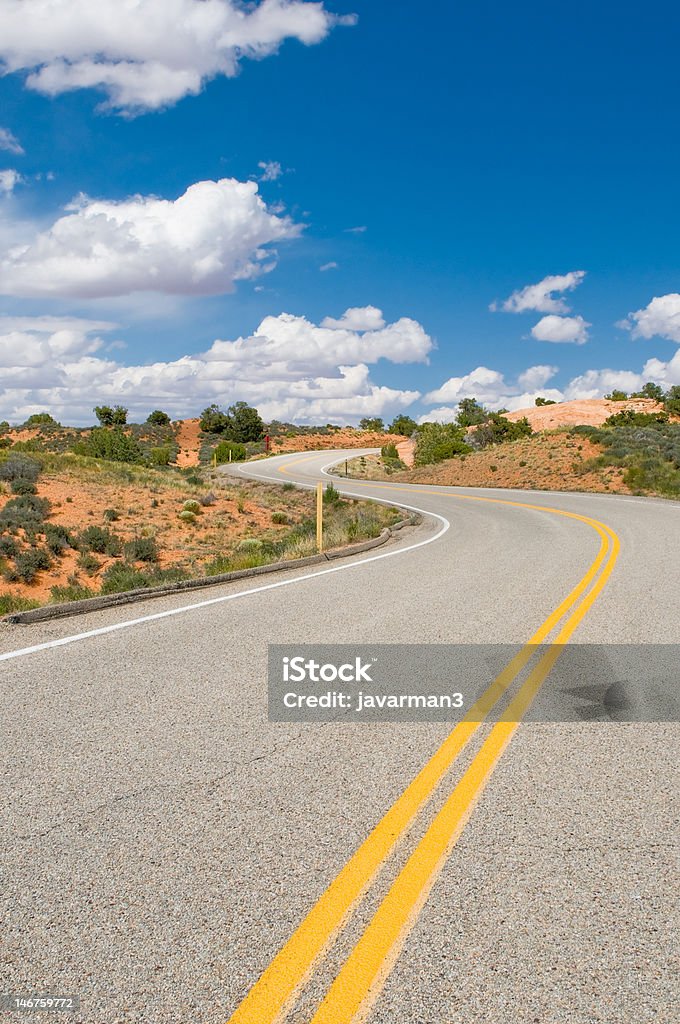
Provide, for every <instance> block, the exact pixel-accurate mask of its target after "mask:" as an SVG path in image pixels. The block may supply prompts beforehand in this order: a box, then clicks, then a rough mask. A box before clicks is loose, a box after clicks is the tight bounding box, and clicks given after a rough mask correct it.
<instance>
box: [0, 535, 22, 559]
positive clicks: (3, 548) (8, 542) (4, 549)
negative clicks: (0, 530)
mask: <svg viewBox="0 0 680 1024" xmlns="http://www.w3.org/2000/svg"><path fill="white" fill-rule="evenodd" d="M18 553H19V545H18V544H17V542H16V541H15V539H14V537H10V536H9V535H8V534H5V535H4V536H3V537H0V558H16V556H17V555H18Z"/></svg>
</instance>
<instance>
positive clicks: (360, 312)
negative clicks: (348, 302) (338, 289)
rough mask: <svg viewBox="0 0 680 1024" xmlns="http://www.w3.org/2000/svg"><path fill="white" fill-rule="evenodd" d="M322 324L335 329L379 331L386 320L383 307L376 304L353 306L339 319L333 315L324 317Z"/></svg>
mask: <svg viewBox="0 0 680 1024" xmlns="http://www.w3.org/2000/svg"><path fill="white" fill-rule="evenodd" d="M321 326H322V327H330V329H331V330H333V331H336V330H337V331H341V330H350V331H379V330H380V329H381V328H382V327H384V326H385V320H384V318H383V314H382V309H377V308H376V307H375V306H351V307H350V308H349V309H346V310H345V312H344V313H343V314H342V316H341V317H340V318H339V319H337V320H336V319H334V317H332V316H326V317H324V319H323V320H322V321H321Z"/></svg>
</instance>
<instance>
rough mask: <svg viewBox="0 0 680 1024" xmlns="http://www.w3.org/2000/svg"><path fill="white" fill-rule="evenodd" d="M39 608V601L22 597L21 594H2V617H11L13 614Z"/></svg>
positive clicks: (0, 613) (0, 604) (0, 600)
mask: <svg viewBox="0 0 680 1024" xmlns="http://www.w3.org/2000/svg"><path fill="white" fill-rule="evenodd" d="M39 606H40V602H39V601H33V600H31V598H28V597H20V596H19V594H0V615H9V614H11V612H28V611H30V610H31V608H38V607H39Z"/></svg>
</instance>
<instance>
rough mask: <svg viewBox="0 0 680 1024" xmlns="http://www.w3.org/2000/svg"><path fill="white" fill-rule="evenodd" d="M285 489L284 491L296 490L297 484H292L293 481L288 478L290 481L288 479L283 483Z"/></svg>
mask: <svg viewBox="0 0 680 1024" xmlns="http://www.w3.org/2000/svg"><path fill="white" fill-rule="evenodd" d="M283 490H284V491H294V490H295V484H292V483H291V482H290V481H289V480H288V481H286V483H285V484H284V485H283Z"/></svg>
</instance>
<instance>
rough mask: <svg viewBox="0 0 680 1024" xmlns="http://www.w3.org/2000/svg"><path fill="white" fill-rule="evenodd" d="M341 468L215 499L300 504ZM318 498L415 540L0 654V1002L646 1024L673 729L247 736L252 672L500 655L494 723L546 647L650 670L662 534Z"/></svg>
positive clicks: (565, 514) (281, 728)
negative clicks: (8, 998)
mask: <svg viewBox="0 0 680 1024" xmlns="http://www.w3.org/2000/svg"><path fill="white" fill-rule="evenodd" d="M352 454H354V455H355V454H357V453H356V452H353V453H352ZM342 458H344V453H337V454H335V455H332V454H331V453H329V452H324V453H316V454H310V453H307V454H306V455H304V456H302V455H296V456H288V457H278V458H271V459H268V460H266V461H263V462H260V463H253V464H251V465H248V466H247V467H242V469H241V470H240V471H247V473H248V474H251V475H254V476H258V475H259V476H265V477H271V478H275V479H277V480H280V481H281V482H285V481H286V480H293V481H296V482H299V483H302V484H313V483H314V482H315V481H316V480H317V479H319V477H320V476H321V475H322V472H323V469H324V467H326V466H327V465H328V464H329V463H331V462H333V461H335V460H337V459H342ZM235 471H237V472H238V471H239V470H235ZM336 483H337V486H339V487H340V489H346V490H347V491H348V492H351V493H353V494H362V495H366V496H371V497H375V498H378V499H379V500H382V501H391V502H394V503H398V504H400V505H406V506H409V507H411V508H414V509H417V510H420V511H421V512H422V513H423V514H424V515H423V522H422V525H420V526H418V527H414V528H408V529H406V530H404V531H402V532H401V533H400V534H399V535H398V536H397V537H395V538H394V539H392V540H390V541H389V543H388V544H387V545H385V546H384V547H382V548H379V549H376V550H374V551H371V552H368V553H366V554H365V555H363V556H360V557H358V558H354V559H346V560H340V561H337V562H333V563H328V565H327V566H326V565H315V566H310V567H308V568H306V569H298V570H295V571H286V572H284V573H280V574H274V575H271V576H262V577H259V578H258V577H255V578H252V579H249V580H242V581H240V582H238V583H231V584H228V585H225V586H220V587H218V588H210V589H208V590H205V591H198V592H193V593H191V594H189V595H188V594H186V593H185V594H183V595H178V596H173V597H165V598H159V599H156V600H150V601H148V602H144V603H143V604H138V605H134V606H131V607H128V608H119V609H110V610H107V611H101V612H96V613H91V614H88V615H87V616H81V617H78V618H73V619H67V620H57V621H55V622H53V623H49V624H42V625H34V626H7V625H5V626H3V627H2V628H1V629H0V683H1V694H2V709H1V714H2V751H3V760H2V764H3V768H2V787H3V797H4V799H3V829H2V884H1V887H0V891H1V898H2V902H3V921H4V925H3V934H2V945H1V947H0V949H1V953H0V955H1V961H0V969H1V972H2V984H1V985H0V992H4V993H12V994H15V995H46V994H49V995H52V996H79V997H80V1010H79V1011H77V1012H73V1013H71V1014H65V1015H64V1018H63V1019H65V1020H73V1021H79V1022H80V1021H82V1022H88V1024H115V1022H118V1021H121V1022H122V1021H125V1022H128V1021H136V1022H144V1024H147V1022H148V1024H170V1022H178V1024H180V1022H181V1024H185V1022H189V1021H191V1022H192V1024H193V1022H205V1024H216V1022H225V1024H226V1022H227V1021H233V1024H273V1022H274V1021H275V1020H277V1021H284V1020H285V1021H290V1022H293V1024H303V1022H304V1024H312V1022H313V1024H344V1022H347V1024H349V1022H350V1021H352V1022H356V1021H359V1020H365V1021H368V1022H371V1024H388V1022H389V1024H439V1022H442V1024H478V1022H479V1024H481V1022H484V1024H511V1022H512V1024H517V1022H519V1024H524V1022H540V1024H553V1022H554V1024H557V1022H563V1021H564V1022H567V1021H568V1022H570V1024H591V1022H593V1024H594V1022H597V1024H600V1022H601V1024H619V1022H626V1024H647V1022H655V1024H670V1022H671V1021H675V1020H676V1019H677V1006H678V996H679V993H678V983H677V977H678V973H677V954H678V947H677V935H678V932H679V928H678V924H679V921H678V913H677V893H678V870H677V853H678V833H677V821H678V807H677V803H678V801H677V797H678V779H677V765H678V752H679V751H678V727H677V724H676V722H675V721H671V720H670V718H671V717H672V716H670V715H669V716H668V718H669V720H667V721H654V722H625V721H612V720H610V719H609V718H607V715H606V714H604V715H602V716H600V717H599V718H598V719H597V720H591V719H588V718H587V717H584V718H583V719H582V720H576V721H570V722H541V723H537V722H525V723H524V724H519V725H517V723H516V722H515V721H510V720H509V721H505V722H499V723H497V724H494V725H492V724H490V723H488V722H487V723H482V724H481V725H478V724H476V723H463V724H461V725H458V726H455V728H452V726H451V725H450V724H445V723H424V724H423V723H418V724H416V723H413V722H411V723H398V724H395V723H387V722H381V723H376V724H365V723H348V722H338V721H336V722H331V723H327V724H324V725H321V724H300V723H285V724H282V723H270V722H269V721H268V718H267V687H266V663H267V645H268V644H270V643H279V644H296V643H314V644H316V643H319V644H321V643H348V644H354V643H361V644H375V643H402V644H414V643H421V644H461V643H465V644H508V645H511V647H512V650H513V651H514V652H516V654H515V655H513V658H514V660H513V662H512V665H511V668H509V669H508V670H507V671H506V672H505V674H504V675H503V676H502V680H501V683H502V685H500V689H499V684H498V682H497V684H496V690H495V691H493V696H497V695H498V693H499V692H500V690H502V689H503V687H504V686H506V685H507V686H508V689H507V691H506V694H507V695H509V696H512V695H515V699H516V700H519V701H520V703H521V701H522V695H523V694H525V693H527V692H529V691H528V690H527V687H529V688H531V687H532V686H533V688H534V689H535V690H536V689H538V687H539V686H542V687H543V691H545V690H546V688H548V687H549V686H550V681H551V671H552V672H554V671H555V670H554V669H553V662H554V660H555V659H556V658H557V656H558V655H559V651H558V648H559V647H560V646H561V645H564V644H565V643H570V644H577V643H578V644H588V645H616V644H634V645H657V644H664V645H670V644H678V643H680V599H679V598H680V587H679V586H678V581H679V580H680V546H679V544H678V539H679V536H680V505H679V504H678V503H676V502H663V501H655V500H645V499H637V498H626V497H622V496H613V495H612V496H609V495H586V494H557V493H548V492H535V491H534V492H529V491H514V492H513V491H500V490H498V491H493V490H484V491H481V490H479V491H477V490H469V489H459V488H444V487H424V486H414V485H408V486H407V485H404V484H401V485H392V484H383V483H380V484H378V483H366V482H358V481H348V482H347V484H346V485H345V484H344V483H343V482H342V481H339V482H337V481H336ZM479 499H483V500H479ZM529 641H533V642H534V643H537V642H540V643H542V644H543V645H544V646H543V648H542V650H541V652H538V653H536V652H535V648H527V647H525V645H526V644H527V643H528V642H529ZM649 649H650V651H651V650H652V647H651V646H650V648H649ZM551 659H552V660H551ZM642 675H644V673H643V674H642ZM489 682H490V683H491V682H492V681H491V680H489ZM644 685H645V680H644V679H643V678H641V679H640V687H641V689H644ZM2 1019H3V1020H4V1019H7V1020H13V1019H16V1020H25V1021H34V1020H35V1021H41V1022H42V1021H44V1020H45V1015H44V1014H43V1013H41V1014H40V1015H39V1014H37V1013H32V1012H22V1013H20V1014H10V1013H6V1014H5V1016H4V1017H3V1018H2ZM59 1019H62V1018H59Z"/></svg>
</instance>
